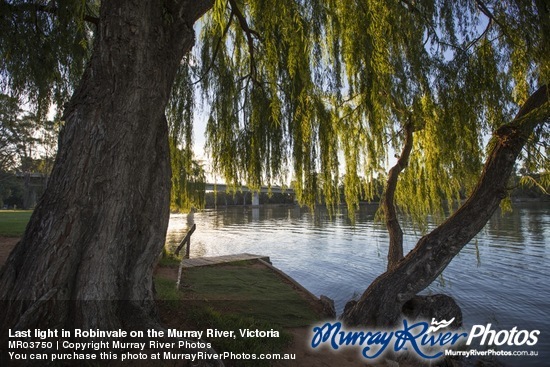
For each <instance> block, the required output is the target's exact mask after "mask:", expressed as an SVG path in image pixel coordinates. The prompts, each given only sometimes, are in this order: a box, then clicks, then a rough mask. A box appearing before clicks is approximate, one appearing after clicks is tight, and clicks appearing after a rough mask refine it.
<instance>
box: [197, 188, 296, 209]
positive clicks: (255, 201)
mask: <svg viewBox="0 0 550 367" xmlns="http://www.w3.org/2000/svg"><path fill="white" fill-rule="evenodd" d="M228 187H229V188H231V189H233V188H234V187H232V186H228V185H226V184H218V183H206V185H205V191H220V192H227V191H228ZM234 189H235V190H237V191H240V192H243V193H246V192H250V193H251V194H252V206H258V205H260V193H268V192H271V193H273V194H280V193H282V194H292V195H294V190H293V189H291V188H283V187H281V186H270V187H267V186H262V187H261V188H260V189H259V190H258V191H256V190H252V189H250V188H249V187H248V186H241V187H235V188H234Z"/></svg>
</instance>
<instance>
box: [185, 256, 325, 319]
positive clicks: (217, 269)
mask: <svg viewBox="0 0 550 367" xmlns="http://www.w3.org/2000/svg"><path fill="white" fill-rule="evenodd" d="M183 283H184V288H183V289H184V297H185V299H186V300H187V302H192V301H194V302H196V303H202V304H205V305H209V306H210V307H212V308H214V309H216V310H219V311H222V312H224V313H231V314H235V315H239V316H244V317H253V318H254V319H256V320H259V321H266V322H270V323H272V324H276V325H280V326H282V327H300V326H306V325H311V323H313V322H316V321H318V320H319V315H317V314H316V313H315V312H314V311H313V309H312V307H311V305H310V304H309V303H308V302H307V301H306V300H305V299H304V298H303V297H302V296H300V294H299V293H298V292H297V291H296V290H295V289H294V288H293V286H292V285H290V284H289V283H287V282H285V281H283V280H282V279H281V278H280V277H279V276H278V275H277V274H275V273H274V272H273V271H272V270H271V269H268V268H264V267H252V266H245V265H233V266H203V267H196V268H189V269H186V271H185V273H184V275H183Z"/></svg>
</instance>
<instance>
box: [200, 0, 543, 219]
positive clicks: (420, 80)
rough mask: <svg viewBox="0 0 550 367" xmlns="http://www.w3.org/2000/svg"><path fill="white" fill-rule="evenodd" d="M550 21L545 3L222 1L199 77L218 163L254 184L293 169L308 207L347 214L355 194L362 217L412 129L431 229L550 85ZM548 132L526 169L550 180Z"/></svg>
mask: <svg viewBox="0 0 550 367" xmlns="http://www.w3.org/2000/svg"><path fill="white" fill-rule="evenodd" d="M548 11H549V9H548V5H547V4H545V3H544V2H541V1H533V2H531V1H525V2H517V1H477V0H475V1H406V0H403V1H383V0H368V1H367V0H359V1H334V0H326V1H321V0H313V1H300V0H285V1H277V2H271V1H265V0H254V1H242V0H229V1H227V0H221V1H216V3H215V6H214V10H213V11H212V12H211V13H210V14H209V16H208V18H207V19H204V21H203V24H202V33H201V43H200V57H199V59H200V61H201V62H202V63H201V67H200V72H199V74H198V75H199V77H200V81H201V89H202V91H203V95H204V96H205V97H206V98H207V99H208V101H209V102H210V103H211V110H210V117H209V121H208V128H207V134H208V147H209V150H210V153H211V155H212V157H213V159H214V167H215V168H216V169H218V170H219V172H220V173H221V174H222V175H223V176H224V177H225V179H226V180H228V181H230V182H234V183H247V184H249V185H251V186H252V187H257V186H259V185H260V184H261V183H268V184H269V183H270V182H272V181H273V180H284V179H285V174H286V173H287V171H286V170H285V168H290V169H291V175H292V178H293V180H294V183H295V190H296V192H297V194H298V197H299V199H300V200H301V201H302V202H303V203H306V204H308V205H314V204H315V203H316V202H318V201H319V200H320V197H323V198H324V200H325V201H326V202H327V204H329V206H330V207H333V206H334V205H335V204H336V203H338V201H339V192H338V185H339V184H343V188H344V195H345V199H346V202H347V204H348V208H349V209H350V210H351V211H353V209H354V208H355V207H356V206H357V205H358V201H359V200H360V198H367V199H368V198H369V197H372V196H373V195H374V191H373V190H372V187H369V183H374V182H376V180H375V178H377V177H378V178H379V177H383V175H384V172H385V171H386V170H387V168H388V165H391V164H392V161H393V157H392V155H393V154H394V153H395V152H399V151H400V149H401V145H402V144H403V139H404V134H403V129H404V126H405V123H406V121H409V120H410V121H412V123H413V125H414V129H415V133H414V148H413V152H412V156H411V159H410V164H409V167H408V168H407V169H406V170H405V171H404V173H403V175H402V177H401V178H400V183H399V185H398V191H397V197H396V199H397V203H398V204H399V207H400V208H401V209H402V210H403V211H405V212H406V213H408V214H410V215H411V217H412V218H413V219H415V221H416V222H417V223H419V224H422V223H425V220H426V217H427V214H428V213H435V214H438V213H439V214H443V213H444V212H445V211H446V210H452V208H453V205H454V204H455V203H456V202H458V201H460V200H461V199H462V198H463V197H464V195H466V194H467V193H468V192H469V191H471V190H472V188H473V185H474V184H475V181H476V179H477V178H478V177H479V175H480V174H481V168H482V161H483V159H484V152H485V145H486V140H487V139H486V138H485V137H487V136H489V135H490V133H491V132H492V131H493V130H494V129H496V128H497V127H498V126H500V125H501V124H503V123H506V122H509V121H510V120H511V119H512V118H513V113H514V112H515V111H517V109H518V106H519V105H521V104H522V103H523V102H524V101H525V100H526V99H527V97H528V96H529V94H530V93H531V92H532V91H533V90H534V88H536V87H537V86H539V85H541V84H545V83H548V82H549V78H550V73H549V60H550V51H549V46H548V45H549V39H548V37H549V34H550V33H549V32H547V30H548V29H549V22H550V20H549V19H550V17H549V13H548ZM547 127H548V124H546V125H543V126H542V128H541V129H539V130H537V131H536V132H535V134H534V135H533V138H532V142H531V143H532V144H530V145H528V147H527V148H526V151H525V156H524V157H523V160H522V163H521V164H522V165H525V168H524V171H525V172H538V173H541V172H547V171H548V164H549V163H548V158H547V144H548V133H547ZM537 177H538V178H544V177H547V175H545V174H541V175H537ZM541 182H542V183H541ZM537 184H542V185H544V179H543V180H542V181H540V180H538V181H537ZM546 185H547V183H546ZM440 217H443V216H442V215H441V216H440Z"/></svg>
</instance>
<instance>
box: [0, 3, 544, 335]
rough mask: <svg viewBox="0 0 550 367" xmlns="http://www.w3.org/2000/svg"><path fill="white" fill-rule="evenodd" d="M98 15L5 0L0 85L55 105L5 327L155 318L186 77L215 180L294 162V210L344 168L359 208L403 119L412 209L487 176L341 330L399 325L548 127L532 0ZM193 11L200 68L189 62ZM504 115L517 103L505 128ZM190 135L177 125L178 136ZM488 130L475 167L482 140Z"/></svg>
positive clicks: (6, 299)
mask: <svg viewBox="0 0 550 367" xmlns="http://www.w3.org/2000/svg"><path fill="white" fill-rule="evenodd" d="M96 6H98V4H97V3H96V2H94V1H89V2H86V1H80V2H74V1H56V2H48V3H44V2H41V1H37V2H35V3H32V2H23V1H16V0H13V1H7V0H4V1H2V2H1V3H0V10H1V13H2V14H3V15H4V14H8V15H9V16H6V17H3V18H2V23H1V24H0V30H1V32H0V34H1V36H0V37H1V38H0V39H1V43H0V50H1V52H2V58H1V60H2V64H1V65H2V68H1V70H2V76H3V78H2V83H3V85H2V86H3V88H5V89H7V91H9V92H10V93H11V94H17V93H19V94H20V95H22V96H23V95H24V96H26V97H28V98H29V99H30V101H31V102H34V104H35V105H36V107H37V109H38V110H39V112H40V111H44V109H45V106H48V105H49V102H50V101H51V100H52V99H54V100H56V101H57V102H58V106H61V105H62V103H63V102H65V101H67V103H66V105H65V107H64V113H63V120H64V126H63V130H62V133H61V135H60V139H59V150H58V155H57V159H56V162H55V166H54V169H53V172H52V175H51V178H50V180H49V185H48V188H47V190H46V192H45V194H44V196H43V197H42V199H41V201H40V203H39V204H38V206H37V208H36V210H35V211H34V213H33V215H32V218H31V220H30V222H29V225H28V227H27V229H26V232H25V234H24V236H23V238H22V239H21V241H20V242H19V244H18V245H17V246H16V248H15V249H14V251H13V252H12V254H11V255H10V257H9V259H8V261H7V263H6V265H5V266H4V267H3V268H2V273H1V274H0V295H1V296H0V297H1V298H2V299H3V305H2V306H3V307H2V310H3V313H2V314H1V319H0V325H2V329H3V330H7V329H8V328H11V329H14V328H22V329H26V328H33V327H37V326H39V327H48V328H61V327H65V328H70V327H80V328H91V329H95V328H100V329H113V328H115V329H116V328H117V327H127V328H143V327H156V324H155V322H154V318H153V317H152V314H153V311H154V306H153V302H152V301H153V291H152V271H153V266H154V263H155V258H156V257H157V255H158V254H159V252H160V249H161V248H162V246H163V243H164V237H165V233H166V228H167V222H168V213H169V206H170V200H169V198H170V184H171V182H170V178H171V175H170V163H169V160H170V153H169V152H170V143H169V139H168V121H167V118H166V107H167V104H168V101H169V97H170V93H171V91H172V93H173V96H176V97H181V98H182V100H181V101H179V102H181V103H182V105H181V106H180V105H178V103H177V102H178V101H177V100H176V101H174V102H175V104H174V103H172V102H171V103H170V108H169V112H170V110H171V111H180V112H179V113H181V114H184V115H185V116H187V118H185V116H184V118H183V120H185V119H187V120H189V118H190V116H192V115H191V113H190V112H189V111H191V110H190V108H191V107H192V104H193V101H194V99H193V98H189V97H188V96H189V95H190V93H191V92H190V89H191V88H189V86H188V85H187V84H188V83H191V81H190V79H189V77H188V75H191V72H193V71H194V72H196V76H195V79H193V81H192V83H194V84H193V85H196V86H200V87H201V90H202V96H203V98H204V100H205V101H206V102H207V103H206V104H207V105H209V106H210V117H209V124H208V128H207V134H208V141H209V143H208V146H209V148H210V152H211V154H212V156H213V158H214V166H215V167H216V168H218V169H219V170H220V171H221V172H222V173H223V175H224V176H225V178H226V180H227V181H228V182H246V183H248V184H249V185H250V186H251V187H257V186H259V185H260V184H261V183H268V184H269V183H271V182H273V181H275V180H277V179H279V178H281V177H283V176H285V174H286V172H287V170H291V171H292V173H293V178H294V180H295V182H296V187H295V188H294V189H295V191H296V192H297V193H298V195H299V198H300V199H301V200H302V201H303V202H304V203H307V204H313V203H314V202H315V199H316V197H317V193H318V192H319V191H322V193H323V195H324V197H325V198H326V201H327V203H328V204H329V205H330V206H333V205H335V204H336V203H337V202H338V197H339V195H338V185H339V183H340V182H339V181H340V170H341V166H345V174H344V177H345V178H344V183H345V188H346V189H345V190H346V198H347V201H348V205H349V207H350V209H353V208H355V207H356V205H357V197H358V194H360V193H361V192H366V193H367V194H368V193H369V190H370V187H369V186H368V185H366V186H364V187H362V186H361V182H368V181H365V178H370V177H374V175H375V174H377V173H379V172H380V170H381V168H382V167H383V163H384V162H385V160H386V159H387V156H388V152H389V150H388V146H392V145H393V146H394V147H395V148H396V149H399V147H400V144H402V143H403V141H404V135H403V134H402V132H403V131H405V130H406V129H405V130H404V128H405V127H407V126H410V127H412V129H413V130H416V132H415V133H413V134H425V138H420V137H419V138H418V139H417V138H415V142H416V143H415V146H413V148H414V147H416V148H415V150H414V151H416V152H421V154H418V155H417V156H414V155H413V156H411V159H410V164H409V167H408V168H407V169H406V171H405V173H406V174H409V171H410V176H408V178H407V179H405V180H402V181H403V183H404V184H403V185H398V186H397V187H398V189H399V188H407V187H409V192H411V189H410V188H415V189H416V190H417V191H416V192H412V193H413V194H416V195H412V196H411V197H407V202H411V203H413V202H416V203H420V204H422V205H418V206H413V207H406V208H405V209H407V210H409V211H411V213H413V209H415V208H417V207H419V208H421V209H423V210H424V209H425V210H432V209H433V208H432V206H433V203H435V202H436V199H440V198H441V197H439V196H441V195H442V194H446V195H444V197H451V198H452V197H457V196H456V195H455V193H456V192H457V185H458V184H459V183H462V182H463V180H465V178H468V177H469V176H473V175H474V174H477V175H478V176H480V177H481V179H480V184H479V185H478V186H477V189H475V190H473V191H472V192H473V194H472V195H473V196H472V199H470V201H468V203H470V204H469V206H467V208H469V209H468V210H462V212H461V211H460V210H459V211H457V214H455V216H453V217H452V218H455V219H452V220H451V219H449V222H451V225H449V222H447V224H443V225H442V227H441V228H442V229H438V230H436V231H434V232H432V233H431V234H430V235H427V236H426V237H424V238H423V239H422V240H421V241H420V242H419V246H418V250H415V251H414V253H413V254H412V255H411V254H409V255H408V256H407V257H406V258H405V259H404V260H402V261H399V263H398V264H397V266H395V267H394V268H393V269H392V270H391V271H390V272H388V273H386V274H385V275H383V276H381V277H380V278H379V279H378V280H377V281H375V282H374V283H373V285H372V286H371V287H370V288H369V290H367V292H366V293H365V295H364V296H363V297H362V299H361V300H360V301H359V302H358V303H357V304H356V306H355V307H354V308H353V309H351V311H350V313H349V314H347V315H346V320H347V321H348V322H350V323H372V322H376V323H389V322H391V321H392V320H394V319H395V318H396V317H397V315H396V313H397V311H398V310H399V307H400V305H401V304H402V303H403V302H405V301H406V300H407V298H409V297H411V296H412V295H414V294H415V293H416V292H418V291H420V290H421V289H423V288H424V287H426V286H427V285H428V284H429V283H430V282H431V280H432V279H433V278H435V276H437V274H438V273H439V272H441V271H442V270H443V268H444V267H445V265H446V264H447V263H448V262H449V261H450V259H451V258H452V256H453V255H454V254H456V253H457V252H458V251H459V250H460V248H461V247H462V246H463V245H464V243H466V242H467V240H468V238H469V237H470V235H473V234H475V232H477V231H478V230H479V229H481V226H482V225H483V224H484V223H485V222H486V221H487V220H488V218H489V216H490V214H491V213H492V211H494V209H495V208H496V205H498V202H500V200H501V198H502V196H503V194H504V192H505V190H504V189H505V187H504V186H503V185H504V183H505V182H506V178H507V177H508V176H509V175H510V172H511V170H512V167H513V165H514V162H515V161H516V159H517V157H518V155H519V154H520V151H521V149H522V147H523V146H524V144H525V143H526V141H527V140H529V139H528V137H530V136H531V135H530V134H531V133H532V132H533V131H534V132H538V133H539V134H538V136H543V135H544V130H543V127H544V124H545V123H547V121H548V101H547V100H548V94H547V91H546V89H545V87H541V88H540V89H538V92H536V93H533V91H534V90H536V89H537V88H536V87H537V86H538V85H544V84H545V83H546V82H547V81H548V75H549V70H548V69H549V68H548V64H547V61H546V60H549V59H550V57H548V39H547V37H548V35H549V34H550V32H548V16H547V15H548V14H547V11H548V9H547V8H546V7H545V6H546V5H545V3H544V2H537V1H535V2H534V3H525V4H524V3H522V2H512V1H511V2H509V3H508V2H495V3H494V4H488V5H485V4H483V3H481V2H479V1H460V2H455V1H440V2H430V1H421V2H414V3H412V2H408V1H401V2H398V1H395V2H387V1H356V2H348V1H330V0H326V1H322V0H313V1H299V0H283V1H277V2H270V1H265V0H264V1H261V0H251V1H246V2H245V1H240V0H229V1H216V2H214V1H209V0H203V1H193V2H191V1H171V0H167V1H163V2H158V1H151V0H147V1H137V0H134V1H131V0H120V1H112V2H101V4H99V8H98V9H99V11H98V13H97V14H95V13H94V10H95V7H96ZM478 8H480V9H482V11H481V12H478V11H477V10H476V9H478ZM205 13H207V14H208V18H205V19H204V21H203V22H202V37H201V48H200V50H199V51H198V53H197V56H198V57H197V60H196V61H194V62H185V61H184V56H185V55H186V54H188V53H189V51H190V50H191V48H192V46H193V45H194V43H195V35H194V31H193V24H194V23H195V22H196V21H197V20H198V19H199V18H200V17H201V16H202V15H203V14H205ZM480 19H481V20H483V19H485V20H489V21H488V23H490V26H488V28H487V31H486V32H484V31H483V29H481V28H480V27H481V26H480V25H479V23H478V22H479V21H480ZM497 36H498V37H497ZM495 37H496V39H495ZM30 49H32V50H34V51H35V52H28V50H30ZM86 62H87V63H86ZM85 63H86V64H85ZM84 65H86V66H84ZM467 76H469V77H470V78H467ZM76 80H78V82H76ZM73 82H74V84H73ZM174 83H176V85H175V86H174ZM72 85H76V87H74V89H73V88H72ZM495 86H496V87H497V88H494V87H495ZM512 89H513V90H514V93H512ZM71 93H72V97H71V98H70V99H68V95H70V94H71ZM530 93H533V94H532V95H531V97H529V95H530ZM461 101H468V103H467V104H463V105H461ZM471 102H472V103H471ZM517 105H524V109H523V110H522V112H520V115H519V117H518V118H517V119H515V120H513V121H512V122H510V123H509V124H507V122H508V120H509V119H510V120H511V119H512V117H511V116H510V114H509V110H512V109H513V108H514V107H515V106H517ZM183 120H182V121H183ZM188 122H189V121H187V123H188ZM178 124H179V123H177V121H176V125H178ZM446 124H448V125H449V129H448V130H447V129H446V128H445V125H446ZM176 125H174V126H176ZM185 126H186V125H185V124H184V125H181V126H179V127H176V128H177V130H178V131H181V132H182V133H181V135H180V136H187V137H189V136H191V135H189V134H188V133H186V132H185V131H187V130H186V127H185ZM496 127H498V129H496V130H495V131H496V135H495V136H496V138H497V141H496V142H495V144H494V150H493V151H492V153H490V154H488V155H487V157H489V159H488V163H487V166H486V168H485V170H484V171H483V172H482V171H480V170H479V167H476V163H477V162H478V161H479V159H478V158H476V157H479V156H480V155H481V151H480V150H479V143H480V140H481V138H480V137H481V133H482V132H483V131H484V129H486V130H490V129H492V128H496ZM465 130H468V131H470V130H471V132H470V134H468V135H465V134H463V132H462V131H465ZM446 132H453V134H456V136H454V137H453V138H454V140H453V139H447V138H445V137H444V133H446ZM463 137H467V138H470V137H473V139H474V141H469V142H468V143H467V144H465V143H463V142H464V139H462V138H463ZM468 149H470V150H468ZM472 149H473V153H475V154H472ZM533 149H535V148H533ZM453 152H454V153H453ZM340 153H341V154H340ZM535 156H537V155H536V154H532V155H531V157H535ZM341 157H343V161H342V160H341ZM461 157H466V158H468V159H469V158H472V162H469V161H468V162H463V161H461ZM439 158H440V159H439ZM503 160H504V161H503ZM546 163H547V162H546ZM462 167H464V168H462ZM437 170H441V171H440V175H437V176H434V174H435V173H434V172H437ZM434 178H436V179H437V180H433V179H434ZM487 182H489V183H491V182H498V185H495V186H494V187H493V186H492V185H490V184H489V185H488V184H487ZM406 183H409V184H408V185H407V184H406ZM487 185H488V186H487ZM464 187H465V188H469V187H470V186H468V185H465V186H464ZM471 187H473V186H471ZM406 191H407V190H403V191H397V194H396V198H397V201H398V202H401V203H403V196H400V195H401V194H399V192H406ZM424 194H426V195H427V196H426V195H424ZM437 195H439V196H437ZM426 200H427V201H426ZM458 213H463V214H461V216H459V215H458ZM457 221H459V225H458V226H457V225H456V222H457ZM451 228H455V231H451V230H450V229H451ZM456 228H458V229H456ZM464 229H467V231H465V230H464ZM120 300H125V301H126V302H118V301H120ZM373 309H375V310H377V312H370V311H371V310H373ZM129 311H130V312H129Z"/></svg>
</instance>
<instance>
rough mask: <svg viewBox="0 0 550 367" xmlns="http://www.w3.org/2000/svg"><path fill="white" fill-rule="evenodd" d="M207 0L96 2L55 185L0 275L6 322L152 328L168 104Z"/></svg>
mask: <svg viewBox="0 0 550 367" xmlns="http://www.w3.org/2000/svg"><path fill="white" fill-rule="evenodd" d="M212 3H213V1H212V0H200V1H198V0H196V1H180V2H177V1H170V0H168V1H162V2H157V1H152V0H149V1H143V0H124V1H122V0H119V1H103V2H102V3H101V12H100V21H99V27H98V30H97V35H96V44H95V46H94V51H93V55H92V58H91V60H90V63H89V65H88V67H87V69H86V71H85V74H84V76H83V79H82V81H81V83H80V86H79V88H78V89H77V90H76V91H75V94H74V96H73V98H72V100H71V102H70V103H69V105H68V106H67V107H66V110H65V115H64V119H65V127H64V129H63V131H62V134H61V136H60V142H59V152H58V156H57V159H56V162H55V166H54V168H53V172H52V174H51V177H50V180H49V183H48V187H47V189H46V192H45V194H44V196H43V197H42V199H41V201H40V202H39V204H38V206H37V207H36V209H35V211H34V213H33V215H32V217H31V219H30V222H29V224H28V226H27V229H26V231H25V234H24V236H23V238H22V239H21V241H20V242H19V243H18V245H17V246H16V247H15V249H14V250H13V252H12V253H11V255H10V257H9V259H8V260H7V263H6V264H5V266H4V268H3V269H2V273H1V274H0V299H2V305H1V308H2V312H1V313H0V329H1V330H7V329H12V330H13V329H32V328H36V327H41V328H77V327H78V328H81V329H101V330H112V329H117V328H118V327H126V328H133V327H136V328H137V325H139V328H144V327H147V326H148V325H149V324H150V325H156V324H155V322H154V318H153V317H152V315H153V314H154V303H153V287H152V272H153V266H154V262H155V259H156V258H157V256H158V254H159V253H160V251H161V248H162V246H163V244H164V240H165V234H166V229H167V224H168V218H169V204H170V203H169V196H170V162H169V152H168V128H167V123H166V118H165V115H164V110H165V106H166V103H167V101H168V97H169V93H170V90H171V87H172V84H173V79H174V76H175V73H176V70H177V67H178V65H179V63H180V62H181V60H182V57H183V55H184V54H185V53H186V52H188V51H189V50H190V49H191V47H192V46H193V44H194V41H195V36H194V31H193V24H194V22H195V21H196V20H197V19H198V18H199V17H200V16H201V15H202V14H204V13H205V12H206V11H207V10H208V9H209V8H210V7H211V6H212ZM120 301H124V302H120ZM128 308H130V310H131V312H129V310H128ZM3 334H5V333H3ZM3 336H4V337H5V335H3ZM2 345H7V344H5V343H4V342H2Z"/></svg>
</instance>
